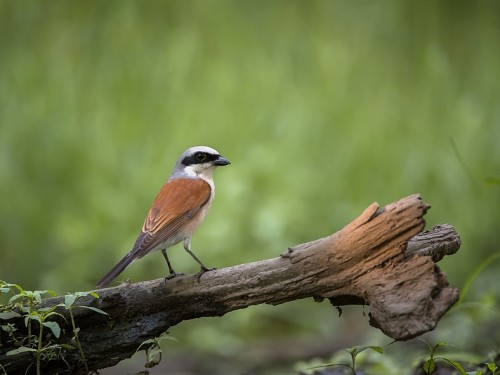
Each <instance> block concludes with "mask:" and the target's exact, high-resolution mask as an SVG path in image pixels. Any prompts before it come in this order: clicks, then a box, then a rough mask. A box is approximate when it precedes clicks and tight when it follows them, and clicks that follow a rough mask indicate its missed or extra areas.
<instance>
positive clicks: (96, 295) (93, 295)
mask: <svg viewBox="0 0 500 375" xmlns="http://www.w3.org/2000/svg"><path fill="white" fill-rule="evenodd" d="M89 294H90V295H91V296H92V297H94V298H95V299H99V298H101V297H99V294H97V293H96V292H89Z"/></svg>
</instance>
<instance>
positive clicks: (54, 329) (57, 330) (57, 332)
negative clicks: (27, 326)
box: [43, 322, 61, 338]
mask: <svg viewBox="0 0 500 375" xmlns="http://www.w3.org/2000/svg"><path fill="white" fill-rule="evenodd" d="M43 325H44V327H47V328H48V329H50V330H51V331H52V333H53V334H54V336H55V337H56V338H59V336H60V335H61V327H59V324H58V323H57V322H44V323H43Z"/></svg>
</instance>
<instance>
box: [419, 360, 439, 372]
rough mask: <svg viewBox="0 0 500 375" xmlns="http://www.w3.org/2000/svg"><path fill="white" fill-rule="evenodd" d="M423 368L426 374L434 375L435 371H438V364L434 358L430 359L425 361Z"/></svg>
mask: <svg viewBox="0 0 500 375" xmlns="http://www.w3.org/2000/svg"><path fill="white" fill-rule="evenodd" d="M422 367H423V369H424V371H425V373H426V374H432V373H433V372H434V370H436V362H434V358H429V359H428V360H427V361H425V363H424V365H423V366H422Z"/></svg>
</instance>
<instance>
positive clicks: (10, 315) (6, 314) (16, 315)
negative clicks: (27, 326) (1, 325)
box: [0, 311, 21, 320]
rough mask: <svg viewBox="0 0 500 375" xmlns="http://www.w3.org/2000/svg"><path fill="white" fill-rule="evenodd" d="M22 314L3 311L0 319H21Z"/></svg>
mask: <svg viewBox="0 0 500 375" xmlns="http://www.w3.org/2000/svg"><path fill="white" fill-rule="evenodd" d="M20 316H21V314H19V313H16V312H15V311H3V312H1V313H0V319H3V320H7V319H12V318H19V317H20Z"/></svg>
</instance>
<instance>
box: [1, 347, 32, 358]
mask: <svg viewBox="0 0 500 375" xmlns="http://www.w3.org/2000/svg"><path fill="white" fill-rule="evenodd" d="M26 352H36V349H33V348H28V347H26V346H21V347H20V348H17V349H14V350H9V351H8V352H7V353H5V355H6V356H9V355H16V354H20V353H26Z"/></svg>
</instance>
